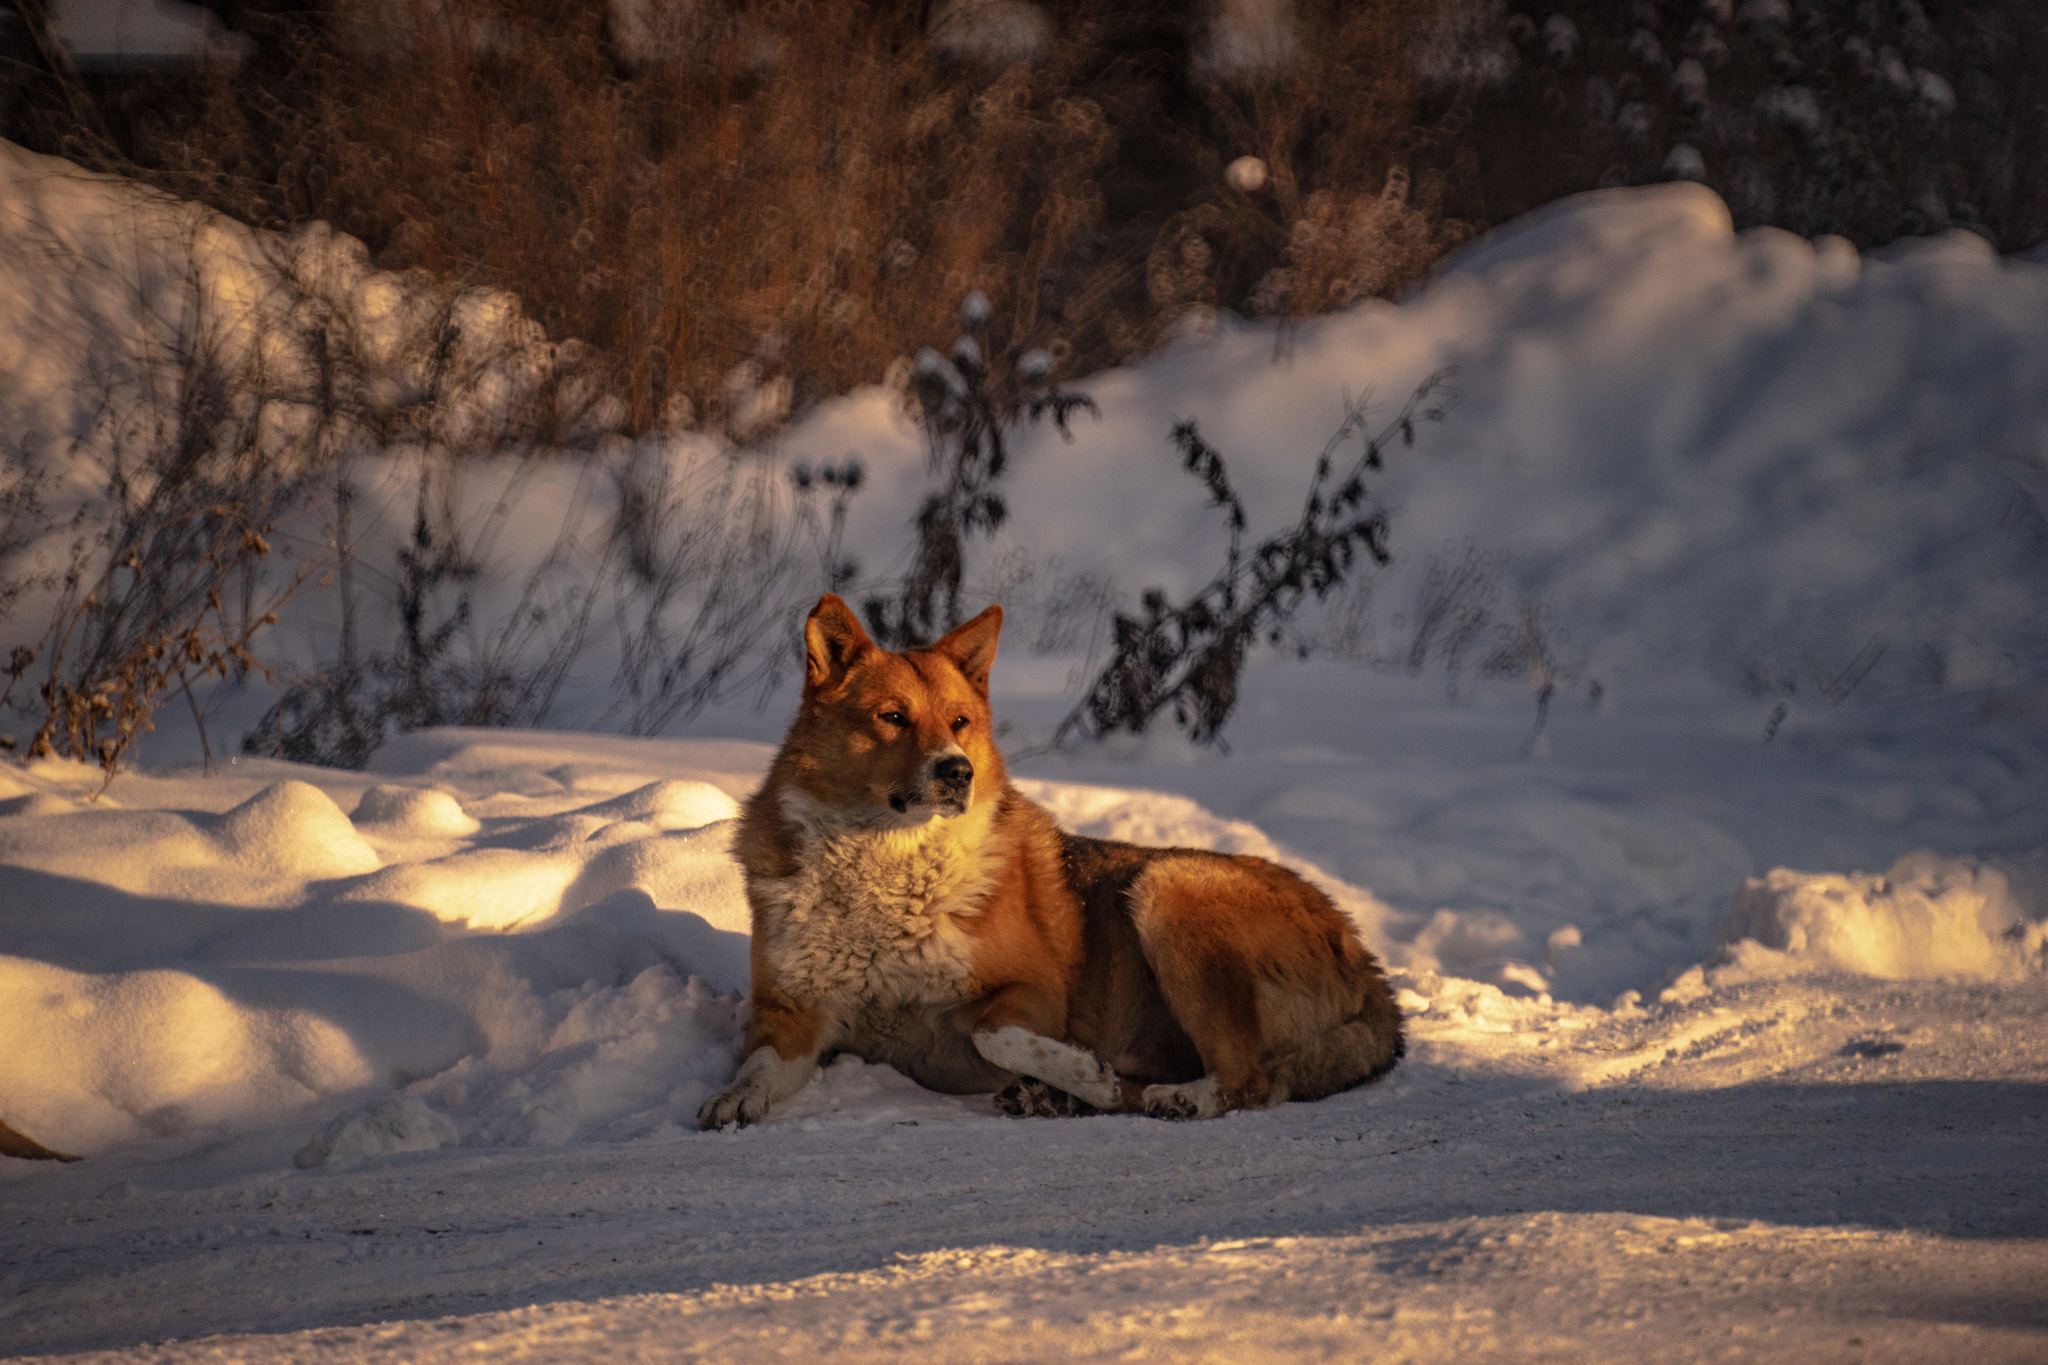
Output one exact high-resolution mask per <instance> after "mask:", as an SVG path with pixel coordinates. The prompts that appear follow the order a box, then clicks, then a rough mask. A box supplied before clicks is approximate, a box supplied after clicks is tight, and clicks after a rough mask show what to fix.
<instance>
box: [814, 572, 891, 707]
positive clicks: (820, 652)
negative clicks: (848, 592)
mask: <svg viewBox="0 0 2048 1365" xmlns="http://www.w3.org/2000/svg"><path fill="white" fill-rule="evenodd" d="M874 647H875V642H874V641H873V640H870V639H869V638H868V633H867V632H866V631H864V630H862V629H861V628H860V618H859V617H858V616H855V615H854V614H853V608H852V607H849V606H847V605H846V603H844V602H842V601H840V600H839V598H838V597H836V596H835V595H833V594H832V593H829V592H828V593H826V594H825V595H824V596H823V597H821V598H819V599H818V605H817V606H815V607H812V608H811V615H810V618H809V619H808V620H806V621H805V622H804V690H805V691H807V692H809V691H816V690H818V689H820V688H826V687H836V686H838V684H839V683H841V682H842V681H844V680H845V678H846V671H847V670H848V669H850V668H852V667H853V666H854V664H855V663H857V662H859V660H860V659H861V656H863V655H865V654H868V653H870V652H872V651H873V649H874Z"/></svg>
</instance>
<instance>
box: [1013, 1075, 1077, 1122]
mask: <svg viewBox="0 0 2048 1365" xmlns="http://www.w3.org/2000/svg"><path fill="white" fill-rule="evenodd" d="M995 1105H996V1112H997V1113H999V1114H1008V1115H1009V1116H1010V1117H1011V1118H1013V1119H1070V1118H1079V1117H1081V1116H1083V1115H1087V1114H1099V1113H1101V1112H1102V1111H1101V1110H1100V1109H1097V1108H1096V1107H1095V1106H1094V1105H1092V1104H1090V1103H1088V1101H1086V1100H1084V1099H1081V1098H1079V1097H1077V1096H1074V1095H1069V1094H1068V1093H1067V1092H1066V1091H1064V1090H1056V1089H1054V1088H1053V1087H1052V1086H1049V1085H1047V1084H1046V1083H1045V1082H1044V1081H1037V1080H1033V1079H1031V1077H1029V1076H1020V1077H1018V1078H1017V1079H1016V1080H1014V1081H1011V1082H1010V1083H1009V1084H1008V1085H1006V1086H1004V1087H1003V1088H1002V1089H1001V1090H999V1091H997V1092H996V1100H995Z"/></svg>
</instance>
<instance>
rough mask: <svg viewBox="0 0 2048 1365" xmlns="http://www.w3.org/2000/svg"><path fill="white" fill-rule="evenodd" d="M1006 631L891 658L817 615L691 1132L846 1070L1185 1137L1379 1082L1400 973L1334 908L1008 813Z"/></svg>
mask: <svg viewBox="0 0 2048 1365" xmlns="http://www.w3.org/2000/svg"><path fill="white" fill-rule="evenodd" d="M1002 623H1003V613H1002V608H1000V607H990V608H989V609H988V610H987V611H985V612H983V613H982V614H981V615H979V616H977V617H975V618H974V619H973V620H972V621H969V622H968V623H967V624H965V625H963V626H961V627H960V628H958V629H957V630H955V631H953V632H952V633H951V634H950V635H948V636H946V637H945V638H944V639H942V640H940V641H939V642H938V643H936V644H934V645H932V646H931V647H930V648H929V649H921V650H912V651H910V652H908V653H904V654H892V653H890V652H888V651H886V650H884V649H881V648H879V647H878V646H877V645H875V644H874V642H873V641H871V640H870V639H869V638H868V636H867V633H866V632H865V631H863V630H862V629H861V627H860V622H859V620H858V619H857V618H856V617H855V616H854V614H853V612H852V611H850V610H849V609H848V608H847V606H846V604H845V603H844V602H842V601H840V600H839V599H838V598H837V597H833V596H829V595H828V596H826V597H825V598H824V599H823V600H821V601H820V602H819V603H818V605H817V607H816V608H815V609H814V610H813V611H812V612H811V615H810V619H809V620H808V621H807V622H806V623H805V626H804V647H805V655H806V660H805V673H804V692H803V702H802V705H801V707H800V708H799V709H798V711H797V716H796V720H795V722H794V723H793V724H792V725H791V726H790V728H789V736H788V738H787V739H785V740H784V741H783V744H782V751H781V752H780V753H779V754H777V755H776V758H775V762H774V764H773V765H772V766H771V767H770V768H769V770H768V777H767V780H766V781H764V782H763V783H762V784H761V789H760V790H759V791H757V792H755V793H754V795H753V796H752V797H751V798H749V800H748V802H747V805H746V810H745V813H744V815H743V816H742V818H741V822H740V830H739V835H738V840H737V843H736V846H735V851H736V852H737V854H738V855H739V860H740V863H741V865H742V867H744V869H745V871H746V876H747V900H748V902H749V904H750V906H751V908H752V911H753V926H754V941H753V976H754V995H753V1022H752V1025H751V1026H750V1027H749V1028H748V1030H747V1038H746V1059H745V1061H744V1062H743V1063H742V1064H741V1066H740V1069H739V1075H738V1076H737V1077H736V1078H735V1079H734V1080H733V1082H732V1084H731V1085H729V1086H727V1087H726V1088H725V1089H724V1090H722V1091H720V1092H719V1093H718V1094H716V1095H714V1096H712V1097H711V1099H709V1100H707V1101H706V1102H705V1104H704V1107H703V1108H702V1110H700V1111H699V1113H698V1119H699V1121H700V1122H702V1123H703V1125H704V1126H705V1127H707V1128H716V1127H719V1126H721V1125H723V1124H727V1123H732V1122H735V1121H737V1122H739V1123H742V1124H745V1123H753V1122H755V1121H757V1120H759V1119H761V1118H764V1117H765V1116H766V1115H767V1114H768V1112H769V1110H770V1109H771V1108H772V1107H773V1106H775V1105H776V1104H778V1103H780V1102H781V1101H783V1100H785V1099H788V1098H789V1097H790V1096H791V1095H794V1094H795V1093H796V1092H797V1091H798V1090H800V1089H801V1088H802V1087H803V1086H804V1084H805V1083H806V1082H807V1081H809V1080H810V1078H811V1075H812V1073H813V1072H814V1071H815V1070H816V1069H817V1066H818V1063H819V1061H820V1059H821V1058H824V1057H827V1056H829V1055H831V1054H834V1053H839V1052H851V1053H853V1054H855V1055H856V1056H859V1057H863V1058H866V1059H867V1060H868V1061H871V1062H887V1063H888V1064H889V1065H891V1066H894V1067H895V1068H896V1069H897V1070H899V1071H901V1072H903V1073H904V1074H905V1075H908V1076H910V1077H911V1078H913V1079H914V1080H916V1081H918V1082H919V1083H921V1084H923V1085H927V1086H930V1087H931V1088H932V1089H934V1090H943V1091H948V1092H950V1093H954V1094H972V1093H975V1092H979V1091H991V1090H1001V1091H1002V1094H1001V1095H999V1096H998V1100H997V1102H998V1104H999V1105H1000V1106H1001V1107H1003V1108H1005V1109H1006V1110H1008V1111H1009V1112H1011V1113H1084V1112H1093V1111H1098V1110H1128V1111H1143V1112H1145V1113H1148V1114H1154V1115H1158V1116H1161V1117H1170V1118H1208V1117H1212V1116H1214V1115H1217V1114H1223V1113H1227V1112H1229V1111H1230V1110H1233V1109H1245V1108H1259V1107H1263V1106H1266V1105H1271V1104H1278V1103H1280V1102H1281V1101H1283V1100H1289V1099H1297V1100H1312V1099H1319V1098H1321V1097H1322V1096H1324V1095H1329V1094H1332V1093H1334V1092H1336V1091H1339V1090H1343V1089H1346V1088H1348V1087H1350V1086H1353V1085H1357V1084H1358V1083H1359V1082H1361V1081H1365V1080H1370V1079H1371V1078H1372V1077H1374V1076H1377V1075H1379V1074H1380V1073H1381V1072H1383V1071H1385V1070H1386V1069H1387V1068H1388V1067H1390V1066H1392V1065H1393V1064H1394V1061H1395V1059H1396V1058H1398V1057H1399V1056H1400V1055H1401V1050H1402V1036H1401V1016H1400V1012H1399V1010H1398V1009H1397V1008H1396V1007H1395V1004H1394V1000H1393V995H1392V992H1391V991H1390V990H1389V988H1388V986H1387V981H1386V977H1385V976H1384V975H1383V974H1382V973H1381V971H1380V968H1379V964H1378V963H1377V962H1376V961H1375V960H1374V959H1373V956H1372V954H1371V953H1369V952H1367V951H1366V949H1365V946H1364V945H1363V944H1362V943H1360V942H1359V939H1358V934H1357V932H1356V931H1355V930H1354V929H1353V928H1352V926H1351V923H1350V921H1349V920H1347V919H1346V918H1345V917H1344V916H1343V915H1342V914H1340V913H1339V912H1338V910H1337V908H1336V907H1335V906H1333V905H1332V904H1331V903H1330V900H1329V898H1328V897H1327V896H1325V895H1323V893H1322V892H1320V891H1318V890H1316V889H1315V888H1314V887H1313V886H1310V885H1309V884H1308V883H1307V882H1305V881H1303V880H1302V879H1301V878H1300V877H1297V876H1295V875H1294V874H1293V873H1292V872H1289V871H1287V870H1285V869H1284V868H1280V867H1277V866H1275V865H1274V864H1272V863H1269V862H1266V861H1264V860H1263V859H1259V858H1246V857H1232V856H1228V855H1225V854H1220V853H1207V852H1200V851H1195V850H1190V849H1153V848H1139V847H1136V846H1134V845H1130V844H1118V843H1110V842H1107V841H1104V840H1101V839H1085V838H1081V837H1079V836H1077V835H1071V834H1064V833H1062V832H1061V831H1060V830H1059V828H1058V827H1057V826H1055V825H1054V824H1053V821H1052V817H1051V816H1049V815H1047V814H1046V813H1045V812H1044V811H1043V810H1041V809H1039V808H1038V807H1037V806H1034V805H1032V804H1031V803H1030V802H1029V801H1027V800H1025V799H1024V798H1023V797H1022V796H1020V795H1019V794H1018V793H1017V791H1016V789H1015V788H1014V787H1012V786H1011V785H1010V781H1009V777H1008V775H1007V773H1006V772H1005V770H1004V767H1003V757H1002V755H1001V754H999V753H998V752H996V747H995V743H994V740H993V738H992V737H991V734H990V726H989V708H988V674H989V666H990V665H991V664H992V663H994V662H995V655H996V635H997V633H998V632H999V631H1000V630H1001V629H1002ZM1005 1087H1007V1088H1005Z"/></svg>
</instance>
